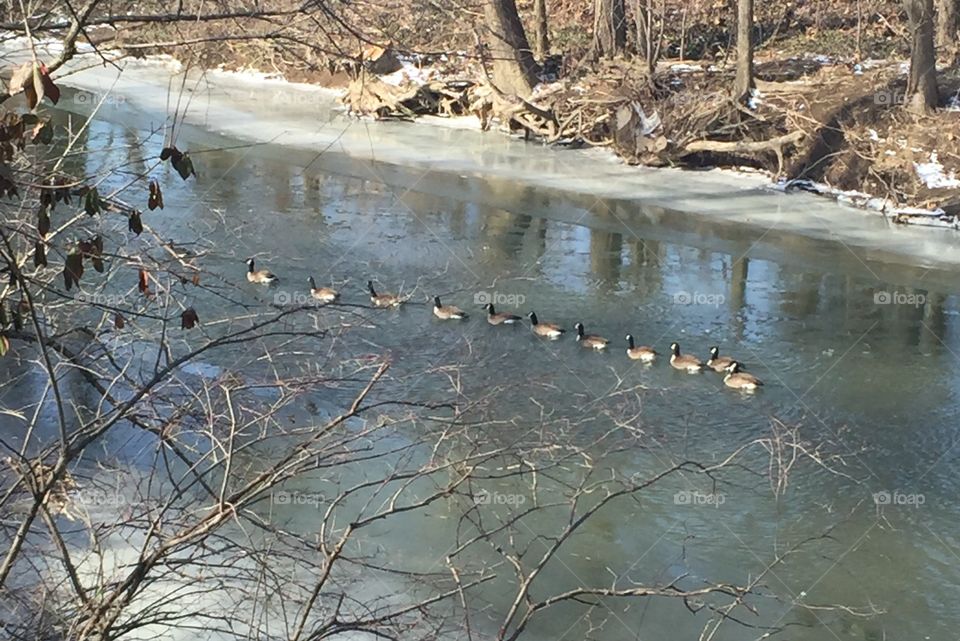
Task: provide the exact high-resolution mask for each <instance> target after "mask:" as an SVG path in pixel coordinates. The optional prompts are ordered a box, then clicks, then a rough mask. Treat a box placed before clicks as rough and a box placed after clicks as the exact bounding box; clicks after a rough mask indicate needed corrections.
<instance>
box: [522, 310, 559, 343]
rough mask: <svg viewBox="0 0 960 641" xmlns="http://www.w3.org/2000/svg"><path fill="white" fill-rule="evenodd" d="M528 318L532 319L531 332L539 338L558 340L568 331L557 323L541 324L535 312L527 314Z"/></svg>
mask: <svg viewBox="0 0 960 641" xmlns="http://www.w3.org/2000/svg"><path fill="white" fill-rule="evenodd" d="M527 318H529V319H530V330H531V331H532V332H533V333H534V334H536V335H537V336H545V337H546V338H550V339H553V340H556V339H558V338H560V337H561V336H563V335H564V334H565V333H566V331H567V330H565V329H563V328H562V327H560V326H559V325H557V324H556V323H541V322H540V320H539V319H538V318H537V315H536V313H535V312H530V313H529V314H527Z"/></svg>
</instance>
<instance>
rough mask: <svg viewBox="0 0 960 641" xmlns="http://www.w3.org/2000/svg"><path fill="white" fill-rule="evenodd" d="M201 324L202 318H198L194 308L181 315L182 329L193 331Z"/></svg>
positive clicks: (184, 311)
mask: <svg viewBox="0 0 960 641" xmlns="http://www.w3.org/2000/svg"><path fill="white" fill-rule="evenodd" d="M199 322H200V317H199V316H197V310H195V309H194V308H192V307H189V308H187V309H185V310H183V313H182V314H180V329H193V328H194V326H195V325H196V324H197V323H199Z"/></svg>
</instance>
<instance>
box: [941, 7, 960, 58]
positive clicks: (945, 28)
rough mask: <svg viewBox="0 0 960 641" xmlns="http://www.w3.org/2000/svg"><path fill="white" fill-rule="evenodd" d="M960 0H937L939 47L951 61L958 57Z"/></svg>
mask: <svg viewBox="0 0 960 641" xmlns="http://www.w3.org/2000/svg"><path fill="white" fill-rule="evenodd" d="M958 31H960V0H937V49H939V50H940V51H941V53H945V54H946V57H947V58H948V59H949V60H951V61H956V58H957V53H958V50H957V38H958V36H960V33H958Z"/></svg>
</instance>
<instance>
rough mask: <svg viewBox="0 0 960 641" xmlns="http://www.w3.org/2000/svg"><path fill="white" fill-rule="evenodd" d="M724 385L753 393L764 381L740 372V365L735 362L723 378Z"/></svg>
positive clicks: (728, 367)
mask: <svg viewBox="0 0 960 641" xmlns="http://www.w3.org/2000/svg"><path fill="white" fill-rule="evenodd" d="M723 384H724V385H726V386H727V387H732V388H734V389H739V390H744V391H747V392H752V391H754V390H755V389H757V388H758V387H760V386H762V385H763V381H761V380H760V379H759V378H757V377H756V376H754V375H753V374H748V373H746V372H741V371H740V363H738V362H737V361H733V362H732V363H730V365H729V366H727V375H726V376H724V377H723Z"/></svg>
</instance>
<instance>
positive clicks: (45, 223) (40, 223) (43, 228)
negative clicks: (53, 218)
mask: <svg viewBox="0 0 960 641" xmlns="http://www.w3.org/2000/svg"><path fill="white" fill-rule="evenodd" d="M37 232H38V233H39V234H40V236H41V237H43V238H46V236H47V234H49V233H50V213H49V212H48V211H47V208H46V207H41V208H40V214H39V215H38V216H37Z"/></svg>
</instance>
